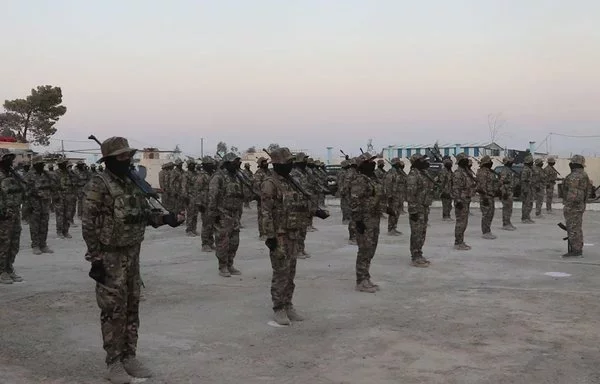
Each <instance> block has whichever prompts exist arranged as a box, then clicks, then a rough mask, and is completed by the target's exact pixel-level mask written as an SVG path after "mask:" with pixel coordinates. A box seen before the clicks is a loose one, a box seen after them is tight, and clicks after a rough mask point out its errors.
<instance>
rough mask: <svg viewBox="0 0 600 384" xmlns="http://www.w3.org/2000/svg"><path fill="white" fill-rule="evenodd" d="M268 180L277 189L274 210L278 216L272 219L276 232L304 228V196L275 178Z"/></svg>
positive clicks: (305, 214)
mask: <svg viewBox="0 0 600 384" xmlns="http://www.w3.org/2000/svg"><path fill="white" fill-rule="evenodd" d="M269 179H270V180H271V181H272V182H273V184H275V186H276V187H277V199H276V201H275V208H276V212H277V213H278V214H279V215H280V216H279V217H277V218H274V219H275V226H276V228H275V229H276V230H277V232H279V233H281V232H287V231H297V230H300V229H302V228H304V227H306V216H307V215H308V201H307V200H306V199H305V198H304V195H303V194H302V193H300V192H299V191H297V190H296V189H295V188H294V187H293V186H292V185H291V184H287V185H285V184H284V182H282V181H281V180H278V179H277V178H276V177H271V178H269Z"/></svg>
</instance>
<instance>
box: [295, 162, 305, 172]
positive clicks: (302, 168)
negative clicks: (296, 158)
mask: <svg viewBox="0 0 600 384" xmlns="http://www.w3.org/2000/svg"><path fill="white" fill-rule="evenodd" d="M296 165H297V166H298V168H300V169H301V170H303V171H304V170H305V169H306V167H307V166H308V164H307V163H304V162H302V163H296Z"/></svg>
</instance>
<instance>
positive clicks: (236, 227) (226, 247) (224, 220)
mask: <svg viewBox="0 0 600 384" xmlns="http://www.w3.org/2000/svg"><path fill="white" fill-rule="evenodd" d="M239 217H240V216H239V215H234V216H228V217H221V218H220V221H219V223H215V246H216V248H217V249H216V256H217V259H218V260H219V268H224V267H231V266H233V259H234V258H235V254H236V252H237V250H238V247H239V246H240V219H239Z"/></svg>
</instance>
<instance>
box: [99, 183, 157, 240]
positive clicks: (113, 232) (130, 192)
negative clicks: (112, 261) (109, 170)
mask: <svg viewBox="0 0 600 384" xmlns="http://www.w3.org/2000/svg"><path fill="white" fill-rule="evenodd" d="M95 177H99V178H100V179H102V181H103V182H104V184H105V185H106V188H107V189H108V193H109V194H110V197H111V199H112V201H113V204H112V212H111V211H108V212H106V213H105V214H104V221H103V223H102V227H101V228H100V236H99V240H100V243H101V244H103V245H106V246H112V247H127V246H132V245H136V244H139V243H141V242H142V240H144V232H145V231H146V224H147V218H146V209H145V197H144V195H143V194H142V192H141V191H139V190H138V189H137V188H136V187H135V186H134V185H133V183H127V185H126V186H123V185H122V183H121V182H119V181H117V180H115V179H113V178H112V177H110V176H109V175H108V174H106V173H101V174H98V175H96V176H95Z"/></svg>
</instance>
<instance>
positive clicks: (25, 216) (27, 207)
mask: <svg viewBox="0 0 600 384" xmlns="http://www.w3.org/2000/svg"><path fill="white" fill-rule="evenodd" d="M29 172H31V165H30V164H24V165H23V172H22V175H23V178H27V175H28V174H29ZM30 216H31V203H30V202H29V198H28V195H27V193H25V195H24V196H23V203H22V204H21V219H22V222H23V224H29V217H30Z"/></svg>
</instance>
